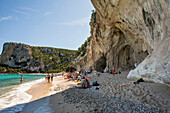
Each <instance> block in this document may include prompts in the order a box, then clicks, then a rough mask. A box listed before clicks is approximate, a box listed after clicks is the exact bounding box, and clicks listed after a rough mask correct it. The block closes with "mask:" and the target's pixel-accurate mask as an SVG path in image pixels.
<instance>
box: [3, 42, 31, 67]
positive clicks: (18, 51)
mask: <svg viewBox="0 0 170 113" xmlns="http://www.w3.org/2000/svg"><path fill="white" fill-rule="evenodd" d="M31 54H32V51H31V47H30V46H28V45H24V44H17V43H5V44H4V45H3V51H2V54H1V57H0V64H3V65H7V66H9V67H14V68H21V67H23V68H27V67H28V66H29V65H30V64H31V59H32V57H31Z"/></svg>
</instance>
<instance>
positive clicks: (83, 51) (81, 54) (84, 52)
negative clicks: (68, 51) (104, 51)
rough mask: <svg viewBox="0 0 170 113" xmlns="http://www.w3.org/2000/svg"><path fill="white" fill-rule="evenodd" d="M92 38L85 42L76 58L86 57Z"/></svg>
mask: <svg viewBox="0 0 170 113" xmlns="http://www.w3.org/2000/svg"><path fill="white" fill-rule="evenodd" d="M91 39H92V37H91V36H90V37H89V38H88V39H87V40H86V41H85V42H84V44H82V45H81V47H79V48H78V51H77V53H76V56H79V55H80V56H81V57H82V56H84V55H85V54H86V47H87V45H88V44H89V43H90V41H91Z"/></svg>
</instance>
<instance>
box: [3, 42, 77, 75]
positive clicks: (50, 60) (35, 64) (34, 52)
mask: <svg viewBox="0 0 170 113" xmlns="http://www.w3.org/2000/svg"><path fill="white" fill-rule="evenodd" d="M75 54H76V51H73V50H67V49H57V48H50V47H33V46H29V45H25V44H20V43H5V44H4V45H3V51H2V54H1V57H0V65H1V66H7V67H10V68H17V69H23V70H26V72H61V71H63V70H65V69H66V68H67V67H68V66H70V64H71V61H72V60H74V58H75ZM13 71H14V70H13ZM1 72H5V70H1Z"/></svg>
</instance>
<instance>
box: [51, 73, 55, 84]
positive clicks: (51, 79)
mask: <svg viewBox="0 0 170 113" xmlns="http://www.w3.org/2000/svg"><path fill="white" fill-rule="evenodd" d="M53 77H54V74H53V73H52V75H51V82H52V81H53Z"/></svg>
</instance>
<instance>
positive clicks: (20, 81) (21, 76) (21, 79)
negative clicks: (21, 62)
mask: <svg viewBox="0 0 170 113" xmlns="http://www.w3.org/2000/svg"><path fill="white" fill-rule="evenodd" d="M22 81H23V76H22V75H21V80H20V82H21V84H22Z"/></svg>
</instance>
